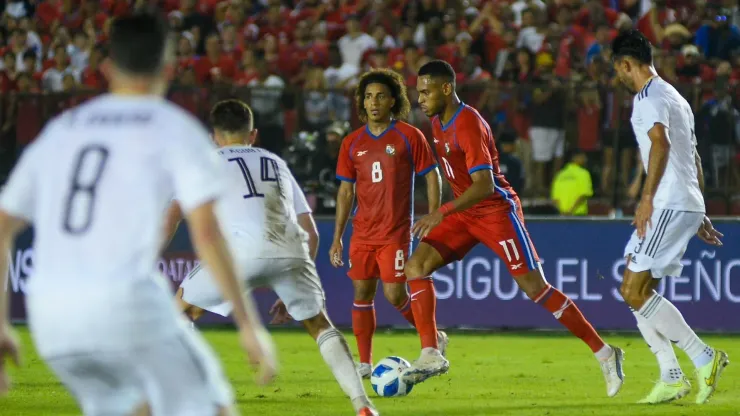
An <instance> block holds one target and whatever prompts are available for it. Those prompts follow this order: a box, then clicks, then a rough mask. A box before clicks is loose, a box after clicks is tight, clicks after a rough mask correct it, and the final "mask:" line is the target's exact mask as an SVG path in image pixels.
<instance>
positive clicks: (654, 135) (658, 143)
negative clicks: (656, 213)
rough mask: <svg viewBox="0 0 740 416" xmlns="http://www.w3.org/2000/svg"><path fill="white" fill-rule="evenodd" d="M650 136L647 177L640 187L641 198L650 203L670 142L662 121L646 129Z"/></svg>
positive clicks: (662, 172)
mask: <svg viewBox="0 0 740 416" xmlns="http://www.w3.org/2000/svg"><path fill="white" fill-rule="evenodd" d="M648 137H649V138H650V143H651V145H650V157H649V158H648V169H647V177H646V178H645V185H644V186H643V188H642V200H643V201H646V200H649V201H650V202H651V203H652V200H653V197H654V196H655V193H656V192H657V191H658V185H660V180H661V179H662V178H663V174H664V173H665V168H666V166H667V165H668V153H669V152H670V150H671V142H670V140H669V138H668V128H667V127H666V126H665V125H664V124H662V123H655V124H654V125H653V127H652V128H651V129H650V130H649V131H648Z"/></svg>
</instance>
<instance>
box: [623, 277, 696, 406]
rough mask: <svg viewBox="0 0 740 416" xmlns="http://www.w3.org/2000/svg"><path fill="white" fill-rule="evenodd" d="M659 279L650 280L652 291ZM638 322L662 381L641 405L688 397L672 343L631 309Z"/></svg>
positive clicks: (685, 382) (686, 382) (687, 384)
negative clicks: (655, 360)
mask: <svg viewBox="0 0 740 416" xmlns="http://www.w3.org/2000/svg"><path fill="white" fill-rule="evenodd" d="M658 283H660V280H659V279H653V278H652V277H651V278H650V284H651V286H652V287H651V288H650V289H651V290H655V288H656V287H657V285H658ZM630 310H631V311H632V313H633V314H634V315H635V319H636V320H637V329H639V330H640V334H641V335H642V338H643V339H644V340H645V342H646V343H647V344H648V347H649V348H650V351H651V352H652V353H653V354H654V355H655V358H656V359H657V360H658V366H659V367H660V381H658V382H657V383H655V386H654V387H653V389H652V391H651V392H650V393H649V394H648V395H647V396H645V397H644V398H643V399H642V400H640V403H649V404H657V403H666V402H670V401H673V400H676V399H680V398H682V397H684V396H686V395H687V394H688V393H689V391H690V390H691V383H689V381H688V379H687V378H686V376H684V374H683V371H682V370H681V366H680V365H679V364H678V358H676V352H675V351H674V350H673V344H672V343H671V341H670V340H669V339H668V338H666V337H664V336H663V335H661V334H660V333H659V332H658V331H656V330H655V328H653V327H652V326H651V325H650V324H649V323H648V322H647V321H646V320H645V318H644V317H643V316H642V315H640V313H639V312H637V311H636V310H634V309H633V308H632V307H630Z"/></svg>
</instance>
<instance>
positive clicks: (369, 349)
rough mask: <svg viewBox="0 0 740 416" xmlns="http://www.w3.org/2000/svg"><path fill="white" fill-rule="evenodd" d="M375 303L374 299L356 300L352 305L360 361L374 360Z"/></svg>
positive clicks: (369, 362)
mask: <svg viewBox="0 0 740 416" xmlns="http://www.w3.org/2000/svg"><path fill="white" fill-rule="evenodd" d="M375 325H376V322H375V305H374V304H373V302H372V301H370V302H366V301H361V300H356V301H355V302H354V305H353V306H352V330H353V332H354V333H355V339H357V351H358V352H359V353H360V362H361V363H367V364H371V363H372V362H373V334H374V333H375Z"/></svg>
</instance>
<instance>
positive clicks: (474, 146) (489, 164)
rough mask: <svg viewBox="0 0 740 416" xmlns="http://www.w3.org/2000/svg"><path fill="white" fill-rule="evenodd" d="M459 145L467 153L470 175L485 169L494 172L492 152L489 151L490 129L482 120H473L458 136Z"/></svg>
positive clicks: (466, 158) (466, 162)
mask: <svg viewBox="0 0 740 416" xmlns="http://www.w3.org/2000/svg"><path fill="white" fill-rule="evenodd" d="M457 144H458V146H460V149H462V151H463V152H464V153H465V164H466V166H467V168H468V173H471V174H472V173H473V172H477V171H479V170H483V169H490V170H493V160H492V158H491V151H490V150H489V149H488V129H486V128H485V126H483V125H482V123H481V122H480V120H471V122H470V123H467V124H465V125H464V128H462V129H461V131H460V133H459V134H458V136H457Z"/></svg>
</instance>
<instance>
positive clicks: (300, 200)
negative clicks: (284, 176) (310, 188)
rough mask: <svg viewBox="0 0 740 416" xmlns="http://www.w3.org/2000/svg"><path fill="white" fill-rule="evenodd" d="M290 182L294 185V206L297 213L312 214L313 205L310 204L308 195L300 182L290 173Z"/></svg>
mask: <svg viewBox="0 0 740 416" xmlns="http://www.w3.org/2000/svg"><path fill="white" fill-rule="evenodd" d="M290 184H291V186H292V187H293V208H294V209H295V213H296V215H301V214H310V213H311V207H309V206H308V201H306V195H305V194H304V193H303V189H301V187H300V185H298V182H297V181H296V180H295V177H294V176H293V175H290Z"/></svg>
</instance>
